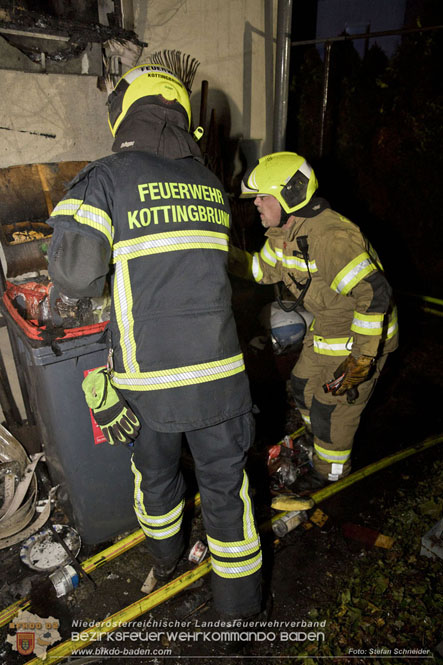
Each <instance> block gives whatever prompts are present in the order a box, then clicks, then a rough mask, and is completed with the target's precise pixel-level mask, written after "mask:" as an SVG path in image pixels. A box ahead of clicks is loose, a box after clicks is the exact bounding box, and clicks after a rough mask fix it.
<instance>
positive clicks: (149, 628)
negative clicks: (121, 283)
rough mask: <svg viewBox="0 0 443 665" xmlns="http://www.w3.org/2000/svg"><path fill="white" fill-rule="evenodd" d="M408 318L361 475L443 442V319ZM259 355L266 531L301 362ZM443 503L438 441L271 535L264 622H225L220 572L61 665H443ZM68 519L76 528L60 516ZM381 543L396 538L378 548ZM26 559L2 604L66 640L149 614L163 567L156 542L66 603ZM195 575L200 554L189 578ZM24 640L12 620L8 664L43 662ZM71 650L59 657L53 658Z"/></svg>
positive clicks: (260, 498)
mask: <svg viewBox="0 0 443 665" xmlns="http://www.w3.org/2000/svg"><path fill="white" fill-rule="evenodd" d="M262 293H265V292H264V291H263V292H262ZM237 297H238V299H239V301H238V302H237V308H238V310H239V312H240V315H239V330H240V333H241V337H242V339H245V340H249V339H251V337H252V336H253V334H254V333H255V332H256V331H255V330H249V329H248V325H249V322H250V321H251V320H256V318H255V319H254V317H256V314H257V312H256V311H255V308H257V307H259V306H260V303H259V302H258V301H256V300H254V299H252V300H251V299H250V298H249V297H248V299H246V291H245V292H244V293H242V290H241V288H239V289H237ZM263 297H264V296H263ZM248 303H249V305H248ZM250 303H254V305H252V304H250ZM406 315H407V316H411V315H412V316H413V317H414V321H415V326H414V330H413V331H411V330H409V331H408V330H407V326H404V327H403V329H402V333H403V337H402V344H401V348H400V350H399V351H398V352H396V354H395V355H394V356H393V357H392V358H391V361H390V363H389V366H388V367H387V368H386V371H385V373H384V375H383V377H382V379H381V380H380V383H379V386H378V387H377V391H376V393H375V394H374V397H373V399H372V401H371V403H370V405H369V406H368V408H367V411H366V413H365V415H364V418H363V420H362V423H361V427H360V430H359V432H358V436H357V438H356V442H355V449H354V455H353V465H354V466H353V468H354V470H358V469H361V468H363V467H365V466H367V465H370V464H372V463H373V462H376V461H377V460H379V459H381V458H384V457H386V456H387V455H391V454H394V453H397V452H399V451H401V450H404V449H406V448H408V447H409V446H413V445H417V444H419V443H420V442H422V441H424V440H426V439H430V438H432V437H434V438H437V437H438V436H439V435H441V433H442V431H443V427H442V417H441V403H442V397H443V381H442V378H441V374H440V372H439V368H438V364H437V362H436V359H437V358H438V357H439V353H440V352H439V339H440V326H441V318H439V317H438V316H433V315H432V314H430V313H426V312H423V311H421V310H418V309H417V310H414V311H413V310H412V309H411V307H410V305H409V303H400V326H401V322H402V316H403V317H406ZM245 355H246V361H247V366H248V372H249V375H250V378H251V386H252V391H253V396H254V401H255V404H256V419H257V437H256V443H255V446H254V449H253V450H252V451H251V456H250V460H249V472H250V477H251V484H252V486H253V488H254V491H255V503H256V509H257V517H258V521H259V523H260V524H262V525H264V524H266V523H268V522H269V519H270V517H271V515H272V514H273V512H272V511H271V509H270V508H269V505H270V494H269V478H268V476H267V468H266V459H267V448H268V446H270V445H271V444H274V443H276V442H277V441H279V440H280V439H281V437H282V436H283V435H285V434H287V433H291V432H293V431H295V430H296V429H297V428H298V427H299V424H300V422H299V419H298V417H297V414H296V412H295V410H294V408H293V404H292V399H291V394H290V389H289V385H288V378H289V371H290V367H291V365H292V364H293V362H294V360H295V357H294V356H291V355H289V356H280V357H278V356H275V355H274V354H273V353H272V351H271V349H270V347H269V345H265V346H264V348H262V349H258V348H256V347H254V348H252V347H250V346H248V344H245ZM17 436H18V435H17ZM184 463H185V465H186V467H187V470H188V475H189V478H190V491H189V494H190V496H192V495H193V493H194V491H195V488H194V487H193V485H192V463H191V461H190V459H189V457H188V456H187V454H186V452H185V453H184ZM442 495H443V461H442V457H441V444H440V445H439V444H436V445H435V446H432V447H430V448H428V449H427V450H423V451H422V452H418V453H417V454H414V455H412V456H410V457H408V458H407V459H405V460H403V461H400V462H397V463H396V464H393V465H391V466H388V467H387V468H385V469H384V470H381V471H378V472H377V473H374V474H373V475H370V476H369V477H367V478H365V479H363V480H361V481H359V482H357V483H355V484H354V485H352V486H350V487H349V488H347V489H345V490H343V491H341V492H339V493H336V494H335V495H333V496H331V497H330V498H329V499H327V500H325V501H323V502H322V503H321V505H319V506H317V507H316V509H317V510H320V511H321V513H318V512H317V513H316V512H315V510H312V511H311V512H310V513H309V521H308V522H306V523H305V524H304V525H302V526H300V527H298V528H297V529H295V530H294V531H292V532H291V533H289V534H288V535H287V536H285V537H284V538H281V539H280V540H276V538H275V536H274V535H273V533H272V530H270V529H269V528H268V529H266V528H263V529H262V541H263V549H264V560H265V566H264V572H265V581H266V588H267V592H268V597H269V598H270V602H269V604H268V608H267V609H268V615H267V616H266V617H263V619H262V620H261V623H260V624H254V623H252V624H250V625H249V624H246V625H245V626H242V627H239V626H223V625H221V624H219V623H217V617H216V615H215V613H214V609H213V607H212V603H211V598H210V587H209V575H204V576H202V577H201V578H200V579H199V580H197V581H195V582H194V583H193V585H192V586H190V587H189V588H187V589H185V590H183V591H182V592H181V593H179V594H177V595H176V596H174V597H172V598H170V599H169V600H166V601H165V602H163V603H161V604H160V605H158V606H156V607H153V608H152V609H149V610H148V611H144V612H143V613H141V614H140V616H139V617H138V618H136V619H134V623H133V624H131V625H129V626H125V627H124V630H120V631H117V633H115V632H114V633H108V634H107V635H104V636H103V637H102V638H101V639H100V640H98V641H95V642H92V643H91V644H90V645H89V647H88V645H87V644H85V645H84V647H85V650H84V652H83V654H82V655H78V657H77V658H76V659H74V658H71V659H69V650H68V651H66V652H65V653H64V654H63V655H60V659H59V660H56V661H52V662H78V663H80V662H85V663H86V662H90V663H92V662H94V663H101V662H105V661H107V660H111V659H112V662H114V663H117V664H120V663H122V664H124V663H127V662H132V661H133V660H135V661H136V662H139V663H140V664H141V665H145V664H148V663H149V664H152V665H162V664H163V663H165V664H166V663H171V662H172V663H174V662H180V663H183V664H184V665H190V664H191V663H195V662H205V663H206V662H208V660H209V659H210V658H211V659H216V658H223V662H225V663H242V662H244V663H268V662H270V659H271V657H272V658H273V659H278V662H279V663H282V664H283V665H289V664H293V663H298V662H300V663H302V662H303V663H305V664H308V665H312V664H314V663H317V662H321V661H320V659H322V660H323V659H325V658H326V659H328V658H332V657H334V662H338V663H354V664H358V663H365V662H371V663H375V664H378V665H381V663H383V662H385V660H386V658H389V662H390V663H394V664H395V665H401V664H404V663H409V662H413V660H411V659H413V658H414V657H416V658H418V657H424V656H426V657H428V658H429V660H430V661H431V662H437V663H438V662H440V663H443V644H442V641H443V633H442V625H443V586H442V575H441V567H442V560H441V558H428V557H426V556H423V555H422V554H421V548H422V538H423V536H424V535H425V534H426V533H427V532H428V531H429V530H430V529H431V527H432V526H433V525H435V524H436V523H437V522H438V520H440V519H441V517H442ZM186 515H187V523H188V528H189V542H190V544H191V545H192V544H193V543H194V542H195V541H196V540H197V539H204V532H203V527H202V523H201V516H200V514H199V512H198V507H197V508H194V509H192V508H190V509H189V510H188V511H187V513H186ZM54 518H56V519H54V521H60V522H63V520H64V519H65V518H64V516H63V514H62V513H61V512H60V511H59V509H57V508H56V510H55V515H54ZM368 529H370V530H371V533H369V535H368V531H367V530H368ZM373 532H375V533H378V534H381V535H382V536H386V537H387V538H385V539H384V540H383V539H381V540H379V541H378V543H377V544H375V542H374V538H372V535H371V534H372V533H373ZM126 535H127V534H123V536H126ZM381 544H383V546H380V545H381ZM110 545H112V543H102V544H101V545H99V546H93V547H92V546H83V547H82V550H81V552H80V555H79V559H80V560H81V561H85V560H86V559H88V558H89V557H91V556H93V555H95V554H97V553H98V552H100V551H101V550H103V549H104V548H106V547H108V546H110ZM19 550H20V546H19V545H17V546H14V547H12V548H10V549H7V550H3V551H0V563H1V568H2V583H1V587H0V603H1V605H0V606H1V608H6V607H8V606H9V605H11V604H12V603H14V602H16V601H17V600H19V599H21V598H24V597H29V596H30V595H31V604H30V605H29V607H28V608H27V609H28V611H30V612H32V613H34V614H36V615H38V617H41V618H47V617H53V618H54V619H55V620H56V621H58V622H59V628H58V631H59V633H60V637H61V642H62V643H63V642H65V641H67V640H70V639H71V638H72V635H73V634H75V633H78V632H81V631H82V630H85V629H86V628H88V626H89V624H90V623H93V622H95V621H99V620H104V619H107V618H109V617H111V616H112V615H113V614H115V613H117V612H121V611H122V610H123V608H125V607H128V606H132V607H133V608H134V607H135V615H137V608H138V605H137V602H138V601H139V600H140V599H141V598H142V597H143V594H142V593H141V591H140V588H141V586H142V584H143V581H144V579H145V577H146V575H147V573H148V571H149V568H150V559H149V555H148V553H147V551H146V548H145V544H144V543H143V542H140V543H139V544H137V545H136V546H134V547H132V548H131V549H129V550H128V551H127V552H125V553H124V554H122V555H120V556H119V557H118V558H115V559H114V560H112V561H110V562H108V563H105V564H104V565H101V566H99V567H97V568H96V569H95V570H94V571H92V572H91V573H90V577H91V579H92V580H93V583H92V582H90V581H88V580H86V579H82V580H81V581H80V584H79V586H78V587H77V588H76V589H75V590H74V591H72V592H71V593H70V594H67V595H66V596H64V597H62V598H58V599H57V598H56V597H55V593H54V591H53V588H51V585H50V584H48V582H47V580H46V578H42V576H41V575H39V574H35V573H33V571H31V570H30V569H28V568H26V566H25V565H24V564H23V563H22V562H21V561H20V558H19ZM192 569H194V570H195V566H194V565H193V564H191V563H190V562H189V561H188V560H187V555H186V556H184V557H183V559H182V561H181V562H180V564H179V569H178V571H177V575H180V574H183V573H185V572H186V571H189V570H192ZM94 585H95V586H94ZM135 615H134V616H135ZM125 616H127V615H124V616H123V620H125ZM138 622H141V623H140V624H139V623H138ZM16 632H17V631H16V630H15V629H13V628H11V626H10V622H8V623H6V625H4V626H3V628H1V633H0V660H1V662H2V663H5V664H7V665H9V664H11V665H14V664H15V663H17V664H18V663H24V662H29V660H30V659H32V658H33V655H32V654H31V655H30V656H24V655H20V654H18V653H17V652H16V651H14V650H12V646H11V644H10V643H9V642H7V641H6V640H7V637H8V634H9V636H10V637H11V640H12V641H14V636H15V635H16ZM148 634H149V635H148ZM58 644H60V641H59V642H56V643H54V645H53V646H52V647H48V649H49V654H50V653H51V651H50V649H51V648H56V647H57V645H58ZM79 646H80V643H79ZM125 650H126V651H125ZM148 650H149V651H148ZM46 662H51V661H50V660H49V661H48V660H47V661H46Z"/></svg>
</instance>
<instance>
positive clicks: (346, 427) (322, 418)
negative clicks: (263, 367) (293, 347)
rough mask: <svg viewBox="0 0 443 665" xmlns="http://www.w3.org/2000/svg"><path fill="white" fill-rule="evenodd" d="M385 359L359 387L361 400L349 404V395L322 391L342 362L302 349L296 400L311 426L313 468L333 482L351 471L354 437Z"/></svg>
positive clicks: (295, 378)
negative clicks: (337, 394)
mask: <svg viewBox="0 0 443 665" xmlns="http://www.w3.org/2000/svg"><path fill="white" fill-rule="evenodd" d="M386 358H387V355H384V356H381V357H380V358H379V359H378V360H377V363H376V366H375V371H374V373H373V374H372V376H371V378H370V379H369V380H368V381H364V382H363V383H361V384H360V385H359V386H358V393H359V396H358V398H357V400H356V401H355V402H354V403H353V404H349V403H348V401H347V397H346V394H345V395H341V396H334V395H332V394H331V393H325V392H324V390H323V384H324V383H326V382H328V381H330V380H331V378H332V377H333V375H334V372H335V370H336V369H337V366H338V364H339V363H340V362H341V359H337V358H334V357H329V356H322V355H318V354H317V353H315V351H314V349H313V348H312V346H309V345H304V346H303V350H302V353H301V354H300V357H299V359H298V361H297V363H296V365H295V367H294V369H293V370H292V376H291V383H292V388H293V392H294V398H295V402H296V404H297V408H298V409H299V411H300V413H301V415H302V417H303V420H304V421H305V422H308V421H310V424H311V431H312V433H313V435H314V449H315V454H314V467H315V469H316V470H317V471H318V472H319V473H321V474H322V475H323V476H325V477H329V479H330V480H338V478H340V477H343V476H346V475H348V474H349V472H350V470H351V453H352V445H353V441H354V435H355V432H356V431H357V428H358V426H359V423H360V418H361V414H362V412H363V410H364V408H365V406H366V404H367V403H368V401H369V398H370V397H371V395H372V392H373V390H374V388H375V384H376V382H377V379H378V377H379V375H380V372H381V369H382V368H383V365H384V364H385V362H386Z"/></svg>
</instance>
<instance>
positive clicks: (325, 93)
mask: <svg viewBox="0 0 443 665" xmlns="http://www.w3.org/2000/svg"><path fill="white" fill-rule="evenodd" d="M331 48H332V44H331V42H327V43H326V53H325V62H324V65H323V95H322V103H321V121H320V146H319V157H323V149H324V143H325V122H326V111H327V108H328V92H329V72H330V69H331Z"/></svg>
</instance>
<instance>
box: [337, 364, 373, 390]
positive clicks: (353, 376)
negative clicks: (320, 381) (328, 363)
mask: <svg viewBox="0 0 443 665" xmlns="http://www.w3.org/2000/svg"><path fill="white" fill-rule="evenodd" d="M374 361H375V358H372V357H371V356H359V357H358V358H354V356H353V355H349V356H348V357H347V358H346V359H345V360H344V361H343V362H342V363H341V365H339V367H337V369H336V370H335V372H334V377H335V378H336V380H337V381H336V387H335V388H334V390H333V391H332V394H333V395H344V393H345V392H346V391H347V390H350V389H351V388H355V387H356V386H358V385H360V383H362V382H363V381H365V380H366V378H367V376H368V374H369V372H370V369H371V367H372V365H373V364H374Z"/></svg>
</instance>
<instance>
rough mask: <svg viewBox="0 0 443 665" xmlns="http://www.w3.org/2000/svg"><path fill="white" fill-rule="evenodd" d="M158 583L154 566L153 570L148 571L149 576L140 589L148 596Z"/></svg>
mask: <svg viewBox="0 0 443 665" xmlns="http://www.w3.org/2000/svg"><path fill="white" fill-rule="evenodd" d="M156 584H157V578H156V576H155V575H154V568H151V570H150V571H149V573H148V576H147V578H146V579H145V581H144V582H143V585H142V587H141V589H140V591H141V592H142V593H145V594H146V595H147V596H148V595H149V594H150V593H151V591H152V590H153V588H154V587H155V585H156Z"/></svg>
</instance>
